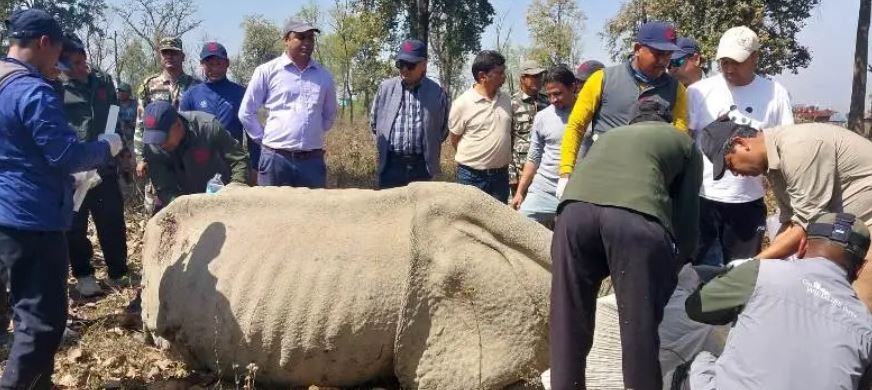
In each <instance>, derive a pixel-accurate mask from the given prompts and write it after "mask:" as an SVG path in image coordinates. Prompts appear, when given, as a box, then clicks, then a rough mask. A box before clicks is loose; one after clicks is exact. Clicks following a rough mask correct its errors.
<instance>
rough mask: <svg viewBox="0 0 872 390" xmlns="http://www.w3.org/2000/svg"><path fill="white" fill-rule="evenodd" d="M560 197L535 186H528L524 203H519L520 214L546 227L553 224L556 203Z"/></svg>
mask: <svg viewBox="0 0 872 390" xmlns="http://www.w3.org/2000/svg"><path fill="white" fill-rule="evenodd" d="M559 203H560V199H557V196H555V195H554V194H549V193H547V192H545V191H541V190H538V189H536V188H530V189H529V190H528V191H527V196H526V197H525V198H524V203H521V210H520V212H521V214H523V215H524V216H525V217H527V218H530V219H532V220H534V221H536V222H539V223H541V224H542V225H545V226H546V227H548V228H551V227H553V226H554V217H555V216H556V215H557V205H558V204H559Z"/></svg>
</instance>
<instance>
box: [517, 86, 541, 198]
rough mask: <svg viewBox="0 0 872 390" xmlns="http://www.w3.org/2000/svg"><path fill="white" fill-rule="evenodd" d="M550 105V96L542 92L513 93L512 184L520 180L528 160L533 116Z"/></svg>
mask: <svg viewBox="0 0 872 390" xmlns="http://www.w3.org/2000/svg"><path fill="white" fill-rule="evenodd" d="M548 105H549V103H548V98H547V97H546V96H545V95H542V94H536V96H527V94H525V93H524V92H523V91H519V92H518V93H516V94H514V95H512V163H511V167H510V169H509V182H510V183H512V184H515V183H517V182H518V180H520V178H521V173H522V172H523V171H524V164H525V163H526V162H527V151H528V150H530V129H531V128H532V127H533V118H535V117H536V114H537V113H538V112H539V111H542V110H544V109H545V107H548Z"/></svg>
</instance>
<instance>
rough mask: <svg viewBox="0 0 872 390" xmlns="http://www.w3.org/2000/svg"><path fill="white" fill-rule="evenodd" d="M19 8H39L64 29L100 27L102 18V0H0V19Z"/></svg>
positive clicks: (74, 29)
mask: <svg viewBox="0 0 872 390" xmlns="http://www.w3.org/2000/svg"><path fill="white" fill-rule="evenodd" d="M19 8H40V9H43V10H45V11H46V12H48V13H50V14H52V15H54V17H55V18H57V20H58V22H59V23H60V25H61V27H63V29H64V30H66V31H77V30H79V29H81V28H84V27H90V28H94V29H100V30H101V32H103V31H102V29H101V26H100V22H101V21H102V20H103V18H104V16H105V15H104V10H105V9H106V2H105V1H104V0H3V1H0V18H2V19H0V20H6V18H7V17H8V16H9V15H10V14H11V13H12V11H14V10H16V9H19Z"/></svg>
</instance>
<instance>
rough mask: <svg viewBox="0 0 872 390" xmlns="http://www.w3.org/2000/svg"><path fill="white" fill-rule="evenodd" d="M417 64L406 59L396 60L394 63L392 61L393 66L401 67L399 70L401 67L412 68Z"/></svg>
mask: <svg viewBox="0 0 872 390" xmlns="http://www.w3.org/2000/svg"><path fill="white" fill-rule="evenodd" d="M417 65H418V64H415V63H411V62H408V61H397V62H396V63H394V66H396V67H397V69H401V70H402V69H410V70H411V69H414V68H415V66H417Z"/></svg>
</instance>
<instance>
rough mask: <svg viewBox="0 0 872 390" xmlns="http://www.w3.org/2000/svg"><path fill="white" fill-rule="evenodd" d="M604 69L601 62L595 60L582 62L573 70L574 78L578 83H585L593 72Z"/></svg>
mask: <svg viewBox="0 0 872 390" xmlns="http://www.w3.org/2000/svg"><path fill="white" fill-rule="evenodd" d="M605 67H606V66H605V65H603V63H602V62H599V61H597V60H587V61H585V62H582V63H581V65H578V68H577V69H575V78H576V79H578V81H581V82H585V81H587V79H589V78H590V75H592V74H593V72H596V71H598V70H600V69H603V68H605Z"/></svg>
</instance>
